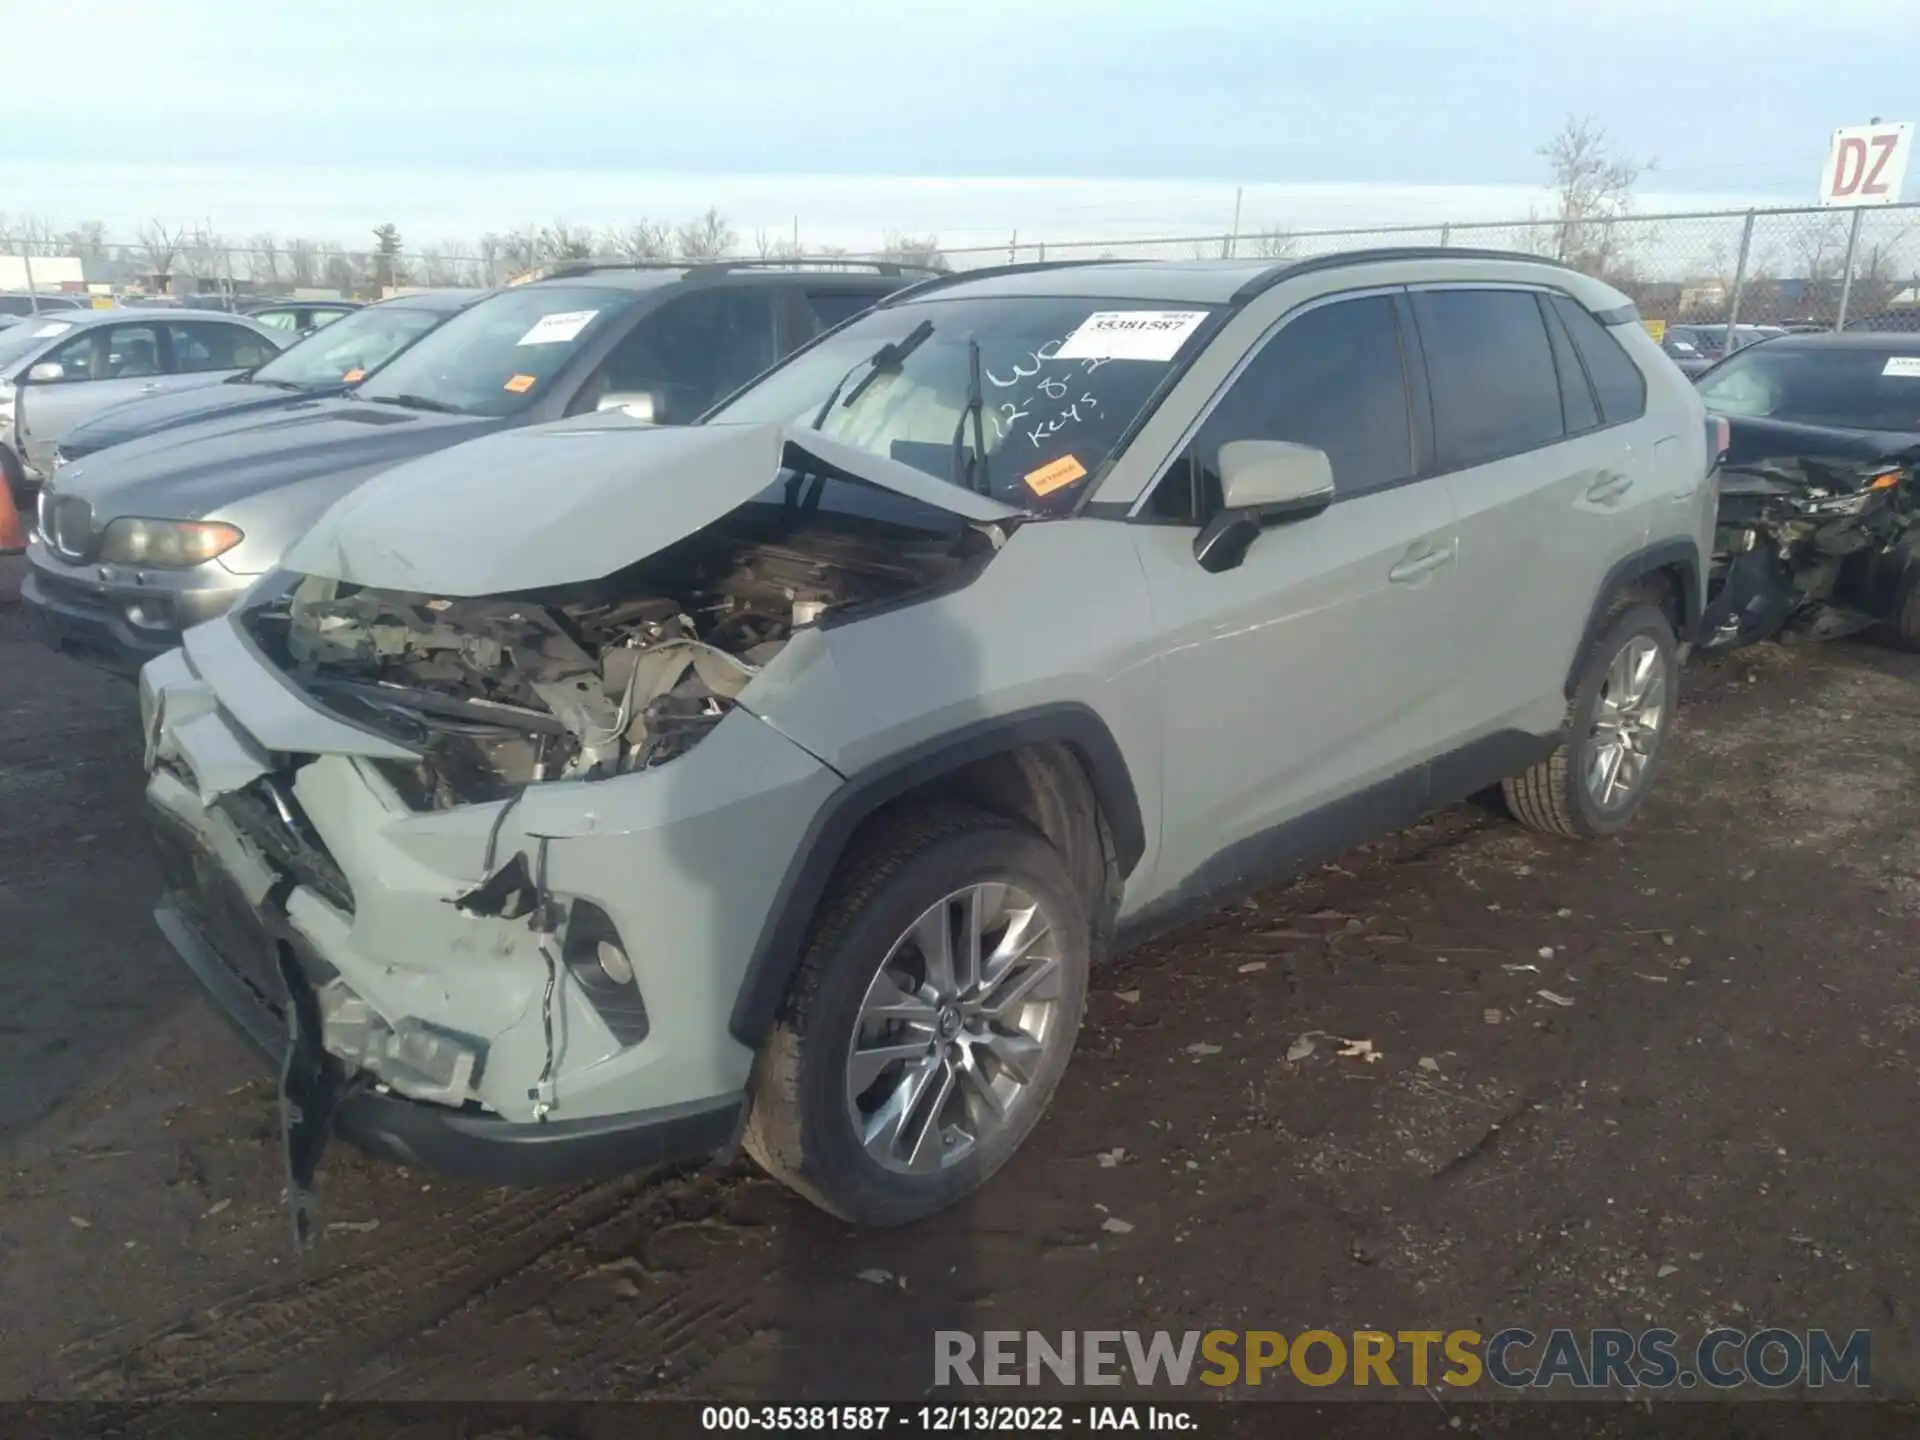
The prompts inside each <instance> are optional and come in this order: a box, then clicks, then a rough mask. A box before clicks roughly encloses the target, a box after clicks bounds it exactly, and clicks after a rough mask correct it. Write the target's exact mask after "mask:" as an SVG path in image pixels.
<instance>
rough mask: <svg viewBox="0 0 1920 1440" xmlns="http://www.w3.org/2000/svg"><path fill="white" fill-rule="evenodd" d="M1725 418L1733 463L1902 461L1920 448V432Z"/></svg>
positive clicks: (1752, 417) (1735, 416) (1730, 459)
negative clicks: (1772, 461) (1826, 460)
mask: <svg viewBox="0 0 1920 1440" xmlns="http://www.w3.org/2000/svg"><path fill="white" fill-rule="evenodd" d="M1725 419H1726V421H1727V424H1728V429H1729V431H1730V432H1731V443H1730V445H1729V447H1728V450H1727V463H1728V464H1730V465H1740V464H1750V463H1752V462H1755V461H1759V460H1805V459H1815V460H1822V459H1832V460H1888V461H1899V460H1903V459H1908V457H1910V456H1911V454H1912V452H1913V451H1914V450H1915V448H1916V447H1920V431H1911V430H1908V431H1901V430H1848V429H1842V428H1840V427H1837V426H1829V425H1802V424H1799V423H1797V422H1794V421H1790V420H1771V419H1762V418H1761V417H1759V416H1754V415H1727V416H1725ZM1909 463H1910V461H1909Z"/></svg>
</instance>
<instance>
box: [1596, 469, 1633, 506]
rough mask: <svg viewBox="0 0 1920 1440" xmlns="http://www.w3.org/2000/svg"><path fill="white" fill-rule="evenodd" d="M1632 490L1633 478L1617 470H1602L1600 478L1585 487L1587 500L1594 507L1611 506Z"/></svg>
mask: <svg viewBox="0 0 1920 1440" xmlns="http://www.w3.org/2000/svg"><path fill="white" fill-rule="evenodd" d="M1632 488H1633V477H1632V476H1631V475H1623V474H1621V473H1620V472H1619V471H1618V470H1603V471H1601V472H1600V478H1599V479H1597V480H1595V481H1594V482H1593V483H1592V484H1591V485H1589V486H1587V499H1589V500H1591V501H1593V503H1594V504H1596V505H1611V504H1612V503H1613V502H1614V501H1616V500H1618V499H1619V498H1620V497H1621V496H1623V495H1625V494H1626V493H1627V491H1629V490H1631V489H1632Z"/></svg>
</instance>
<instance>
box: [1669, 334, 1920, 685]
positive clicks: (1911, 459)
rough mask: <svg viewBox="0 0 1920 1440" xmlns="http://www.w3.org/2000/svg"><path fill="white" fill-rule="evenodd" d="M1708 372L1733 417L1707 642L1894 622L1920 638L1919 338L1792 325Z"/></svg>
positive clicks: (1703, 380) (1705, 380)
mask: <svg viewBox="0 0 1920 1440" xmlns="http://www.w3.org/2000/svg"><path fill="white" fill-rule="evenodd" d="M1698 383H1699V386H1700V393H1701V398H1702V399H1704V400H1705V401H1706V404H1707V409H1708V411H1709V412H1710V413H1711V414H1713V415H1715V416H1718V417H1720V418H1722V419H1723V420H1724V421H1725V422H1726V425H1727V435H1726V445H1727V449H1726V456H1725V460H1724V463H1723V467H1722V471H1721V478H1720V524H1719V529H1718V532H1717V536H1716V545H1715V554H1714V559H1713V574H1712V579H1711V582H1710V586H1709V599H1708V604H1707V610H1706V613H1705V615H1704V616H1703V617H1702V622H1701V629H1700V637H1699V645H1700V648H1701V649H1702V650H1709V651H1711V650H1727V649H1733V648H1735V647H1738V646H1741V645H1747V644H1752V643H1753V642H1755V641H1758V640H1764V639H1768V638H1770V637H1773V636H1779V637H1780V638H1782V639H1798V638H1806V639H1813V638H1826V637H1830V636H1833V635H1841V634H1848V633H1851V632H1854V631H1858V630H1864V629H1866V628H1868V627H1869V626H1872V625H1875V624H1881V623H1885V624H1887V625H1889V626H1890V627H1891V628H1892V630H1893V632H1894V633H1895V635H1897V637H1898V638H1899V639H1900V640H1901V641H1902V642H1903V643H1905V644H1907V645H1909V646H1914V647H1917V648H1920V527H1916V523H1915V522H1916V519H1920V337H1915V336H1910V335H1901V334H1897V333H1863V332H1852V331H1849V332H1845V333H1841V334H1820V335H1785V336H1781V337H1779V338H1778V339H1774V340H1770V341H1768V342H1767V343H1766V344H1764V345H1755V346H1752V347H1749V348H1747V349H1744V350H1740V351H1737V352H1735V353H1734V354H1733V355H1731V356H1729V357H1728V358H1727V359H1725V360H1723V361H1722V362H1721V363H1720V364H1718V365H1716V366H1714V367H1713V368H1712V369H1711V370H1709V371H1708V372H1707V373H1706V374H1705V375H1703V376H1701V377H1700V380H1699V382H1698Z"/></svg>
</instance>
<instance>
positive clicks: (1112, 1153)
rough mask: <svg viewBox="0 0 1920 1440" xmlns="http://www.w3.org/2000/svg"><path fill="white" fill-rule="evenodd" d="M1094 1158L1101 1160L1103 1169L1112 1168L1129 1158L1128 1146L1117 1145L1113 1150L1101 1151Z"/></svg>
mask: <svg viewBox="0 0 1920 1440" xmlns="http://www.w3.org/2000/svg"><path fill="white" fill-rule="evenodd" d="M1094 1158H1096V1159H1097V1160H1099V1162H1100V1168H1101V1169H1102V1170H1111V1169H1113V1167H1114V1166H1116V1165H1118V1164H1119V1163H1120V1162H1121V1161H1122V1160H1124V1159H1126V1158H1127V1147H1126V1146H1124V1145H1116V1146H1114V1147H1113V1149H1111V1150H1102V1151H1100V1152H1099V1153H1098V1154H1097V1155H1096V1156H1095V1157H1094Z"/></svg>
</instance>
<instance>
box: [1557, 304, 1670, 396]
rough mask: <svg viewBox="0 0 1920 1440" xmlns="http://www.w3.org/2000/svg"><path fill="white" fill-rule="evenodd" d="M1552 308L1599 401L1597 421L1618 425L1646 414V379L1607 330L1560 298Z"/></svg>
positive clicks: (1591, 317) (1583, 311)
mask: <svg viewBox="0 0 1920 1440" xmlns="http://www.w3.org/2000/svg"><path fill="white" fill-rule="evenodd" d="M1553 308H1554V312H1555V313H1556V314H1557V315H1559V317H1560V321H1561V323H1562V324H1564V325H1565V326H1566V327H1567V333H1568V334H1569V335H1570V336H1572V337H1573V345H1574V349H1576V350H1578V351H1579V352H1580V359H1581V362H1582V363H1583V364H1584V365H1585V366H1586V367H1587V375H1588V377H1589V378H1590V379H1591V380H1592V381H1593V393H1594V395H1595V396H1596V397H1597V398H1598V399H1599V401H1600V417H1601V419H1602V420H1604V421H1605V422H1606V423H1607V424H1609V425H1618V424H1621V423H1622V422H1623V421H1627V420H1638V419H1639V418H1640V417H1641V416H1642V415H1644V414H1646V413H1647V377H1646V376H1644V375H1642V374H1641V373H1640V367H1639V366H1638V365H1636V364H1634V363H1633V357H1632V356H1630V355H1628V354H1627V352H1626V350H1625V349H1624V348H1622V346H1621V344H1620V342H1619V341H1618V340H1616V339H1614V338H1613V336H1612V335H1610V334H1608V333H1607V327H1606V326H1604V325H1602V324H1601V323H1600V322H1599V321H1598V320H1596V319H1594V318H1593V315H1592V314H1591V313H1590V312H1589V311H1588V310H1587V308H1586V307H1585V306H1583V305H1581V304H1579V303H1578V302H1576V301H1574V300H1570V299H1568V298H1567V297H1566V296H1564V295H1556V296H1554V297H1553Z"/></svg>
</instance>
